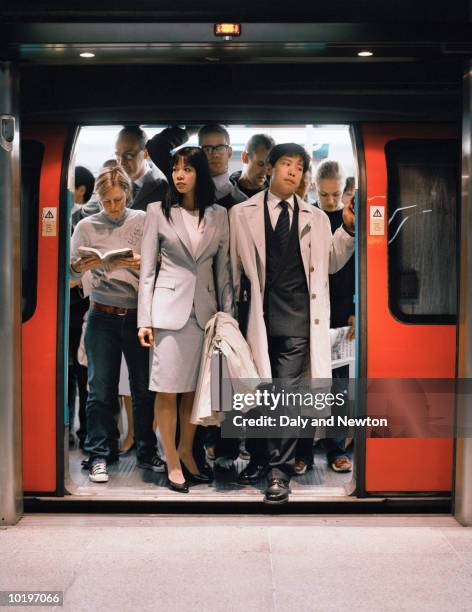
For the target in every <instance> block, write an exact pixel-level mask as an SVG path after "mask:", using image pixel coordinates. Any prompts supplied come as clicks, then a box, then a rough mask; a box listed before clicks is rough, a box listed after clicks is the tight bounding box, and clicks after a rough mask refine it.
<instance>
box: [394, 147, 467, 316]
mask: <svg viewBox="0 0 472 612" xmlns="http://www.w3.org/2000/svg"><path fill="white" fill-rule="evenodd" d="M385 150H386V158H387V172H388V260H389V302H390V309H391V311H392V312H393V314H394V315H395V316H397V317H398V318H399V319H400V320H403V321H406V322H416V323H421V322H424V323H453V322H454V321H455V316H456V312H457V279H456V260H457V257H456V244H457V241H456V217H457V209H458V176H459V168H460V165H459V144H458V142H457V141H455V140H397V141H392V142H389V143H388V144H387V145H386V148H385Z"/></svg>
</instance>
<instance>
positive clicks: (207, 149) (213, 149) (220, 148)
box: [202, 144, 229, 155]
mask: <svg viewBox="0 0 472 612" xmlns="http://www.w3.org/2000/svg"><path fill="white" fill-rule="evenodd" d="M227 149H229V145H227V144H219V145H205V146H204V147H202V151H203V152H204V153H205V154H206V155H213V153H224V152H225V151H226V150H227Z"/></svg>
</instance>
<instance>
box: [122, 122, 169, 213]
mask: <svg viewBox="0 0 472 612" xmlns="http://www.w3.org/2000/svg"><path fill="white" fill-rule="evenodd" d="M147 141H148V137H147V134H146V132H145V131H144V130H143V129H141V128H140V127H139V126H138V125H127V126H125V127H124V128H123V129H122V130H120V132H119V133H118V138H117V141H116V146H115V156H116V160H117V162H118V163H119V164H120V165H121V166H122V168H123V170H124V171H125V172H126V174H127V175H128V176H129V178H130V179H131V181H132V189H133V190H132V203H131V206H130V207H131V208H134V209H135V210H144V211H145V210H146V208H147V206H148V204H150V203H151V202H159V201H161V200H162V199H163V197H164V196H165V194H166V192H167V187H168V183H167V181H166V180H165V178H164V175H163V174H161V177H162V178H156V177H155V176H154V174H153V171H152V169H151V167H150V165H149V163H148V161H147V160H148V158H149V154H148V151H147V149H146V143H147Z"/></svg>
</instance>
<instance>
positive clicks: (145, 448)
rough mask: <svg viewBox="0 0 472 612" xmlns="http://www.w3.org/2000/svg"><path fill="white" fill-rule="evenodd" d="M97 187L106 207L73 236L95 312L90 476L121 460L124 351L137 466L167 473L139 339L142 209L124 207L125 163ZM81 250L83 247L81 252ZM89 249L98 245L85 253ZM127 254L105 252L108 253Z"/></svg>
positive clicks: (103, 476) (78, 273)
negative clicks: (117, 413)
mask: <svg viewBox="0 0 472 612" xmlns="http://www.w3.org/2000/svg"><path fill="white" fill-rule="evenodd" d="M95 191H96V193H97V196H98V198H99V200H100V203H101V205H102V210H101V211H100V212H98V213H96V214H95V215H91V216H90V217H87V218H86V219H83V220H82V221H80V223H79V224H78V225H77V227H76V229H75V232H74V234H73V236H72V242H71V266H70V274H71V277H72V279H73V280H78V279H80V278H81V277H82V275H83V274H84V273H85V272H86V271H88V270H91V274H92V289H91V294H90V311H89V315H88V322H87V330H86V333H85V350H86V353H87V360H88V385H89V395H88V400H87V408H86V413H87V438H86V440H85V445H84V450H85V451H86V452H88V453H89V462H88V467H89V478H90V480H91V481H92V482H107V481H108V471H107V465H108V464H110V463H113V462H115V461H116V460H117V459H118V443H119V431H118V427H117V424H116V421H115V419H114V416H113V413H114V407H115V405H116V398H117V396H118V382H119V378H120V363H121V354H122V353H123V354H124V356H125V359H126V363H127V365H128V370H129V380H130V388H131V397H132V402H133V412H134V428H135V437H136V450H137V457H138V466H139V467H143V468H147V469H150V470H153V471H155V472H163V471H164V469H165V465H164V463H163V461H162V460H161V459H160V458H159V457H158V455H157V453H156V437H155V434H154V431H153V429H152V421H153V415H154V410H153V401H154V397H153V394H152V393H151V392H150V391H149V390H148V384H149V376H148V351H146V350H145V349H144V348H143V347H142V346H140V344H139V341H138V339H137V336H136V328H137V310H136V308H137V300H138V285H139V268H140V261H141V255H140V253H141V239H142V235H143V226H144V219H145V217H146V215H145V213H144V212H143V211H140V210H133V209H130V208H127V207H126V201H127V199H128V196H129V195H130V192H131V183H130V180H129V178H128V176H127V175H126V173H125V172H124V170H123V169H122V168H121V166H115V167H113V168H106V169H104V170H102V172H100V174H99V176H98V177H97V180H96V182H95ZM81 247H82V249H81ZM84 247H89V248H93V249H96V250H97V251H99V252H100V253H101V257H100V256H99V255H97V254H94V253H93V251H89V252H86V251H84ZM121 249H128V251H127V252H126V253H125V254H117V255H116V256H114V257H110V256H108V257H105V258H104V257H103V255H104V254H105V253H107V252H109V251H116V250H121Z"/></svg>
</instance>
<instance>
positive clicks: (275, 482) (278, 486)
mask: <svg viewBox="0 0 472 612" xmlns="http://www.w3.org/2000/svg"><path fill="white" fill-rule="evenodd" d="M289 493H290V486H289V481H288V480H284V479H283V478H271V479H270V480H269V483H268V485H267V489H266V490H265V497H264V503H266V504H286V503H287V502H288V494H289Z"/></svg>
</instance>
